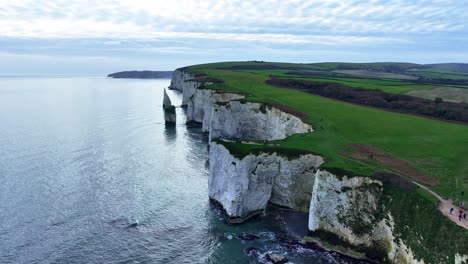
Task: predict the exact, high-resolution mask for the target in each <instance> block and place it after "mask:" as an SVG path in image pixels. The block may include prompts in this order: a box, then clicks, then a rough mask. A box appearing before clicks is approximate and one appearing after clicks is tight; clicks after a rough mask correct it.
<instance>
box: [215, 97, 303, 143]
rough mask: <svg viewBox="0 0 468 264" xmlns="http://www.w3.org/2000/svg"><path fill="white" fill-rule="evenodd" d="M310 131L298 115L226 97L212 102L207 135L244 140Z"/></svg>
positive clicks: (278, 136)
mask: <svg viewBox="0 0 468 264" xmlns="http://www.w3.org/2000/svg"><path fill="white" fill-rule="evenodd" d="M307 132H312V126H310V125H309V124H306V123H303V122H302V121H301V119H299V118H298V117H296V116H294V115H291V114H289V113H286V112H284V111H281V110H279V109H277V108H274V107H271V106H269V105H266V104H260V103H251V102H242V101H230V102H228V103H225V104H216V105H215V107H214V112H213V114H212V116H211V124H210V137H211V138H226V139H236V138H238V139H244V140H279V139H284V138H286V137H288V136H291V135H294V134H302V133H307Z"/></svg>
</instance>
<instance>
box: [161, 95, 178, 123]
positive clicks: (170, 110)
mask: <svg viewBox="0 0 468 264" xmlns="http://www.w3.org/2000/svg"><path fill="white" fill-rule="evenodd" d="M163 109H164V121H165V123H166V125H175V123H176V119H177V118H176V112H175V106H173V105H172V102H171V99H170V98H169V96H168V95H167V92H166V89H164V99H163Z"/></svg>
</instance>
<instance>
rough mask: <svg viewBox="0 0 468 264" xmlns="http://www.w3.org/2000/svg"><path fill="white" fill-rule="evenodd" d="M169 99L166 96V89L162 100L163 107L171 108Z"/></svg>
mask: <svg viewBox="0 0 468 264" xmlns="http://www.w3.org/2000/svg"><path fill="white" fill-rule="evenodd" d="M171 105H172V102H171V98H169V96H168V95H167V92H166V89H164V99H163V107H168V106H171Z"/></svg>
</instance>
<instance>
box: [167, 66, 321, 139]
mask: <svg viewBox="0 0 468 264" xmlns="http://www.w3.org/2000/svg"><path fill="white" fill-rule="evenodd" d="M194 78H195V75H194V74H191V73H187V72H183V71H180V70H176V71H174V74H173V77H172V80H171V85H170V88H171V89H175V90H179V91H181V92H182V93H183V97H182V104H183V105H186V106H187V121H195V122H198V123H201V124H202V129H203V131H204V132H209V134H210V138H226V139H227V138H229V139H235V138H237V139H246V140H278V139H284V138H286V137H288V136H291V135H294V134H299V133H307V132H311V131H312V127H311V126H310V125H308V124H305V123H303V122H302V121H301V120H300V119H299V118H298V117H296V116H294V115H291V114H289V113H286V112H284V111H281V110H279V109H276V108H274V107H271V106H267V105H265V104H259V103H250V102H241V101H239V100H240V99H243V98H244V96H243V95H240V94H234V93H223V92H219V91H215V90H209V89H202V87H201V86H202V84H201V83H198V82H195V81H192V80H193V79H194Z"/></svg>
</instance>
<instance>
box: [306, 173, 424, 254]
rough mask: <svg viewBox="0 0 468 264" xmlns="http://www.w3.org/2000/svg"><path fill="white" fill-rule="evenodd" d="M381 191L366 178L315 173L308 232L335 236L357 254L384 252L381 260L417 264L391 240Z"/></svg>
mask: <svg viewBox="0 0 468 264" xmlns="http://www.w3.org/2000/svg"><path fill="white" fill-rule="evenodd" d="M382 188H383V183H382V182H380V181H377V180H372V179H370V178H368V177H347V176H341V177H337V176H336V175H334V174H331V173H329V172H327V171H318V172H317V173H316V175H315V182H314V186H313V189H312V199H311V202H310V211H309V229H310V230H311V231H322V232H323V231H324V232H327V233H331V234H334V235H336V236H338V237H339V238H340V239H341V240H342V241H344V242H346V243H348V244H349V245H351V246H353V247H356V248H357V249H358V250H360V251H365V250H366V251H375V252H380V253H382V252H384V253H383V254H384V256H380V257H383V258H384V259H385V260H386V261H389V262H391V263H417V262H418V261H417V260H416V259H415V257H414V255H413V253H412V251H411V249H410V248H408V247H407V246H406V245H405V244H404V241H402V240H401V239H396V238H395V236H394V221H393V217H392V215H391V214H390V213H389V212H388V211H386V210H385V208H384V206H383V203H382V201H381V199H382Z"/></svg>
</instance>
